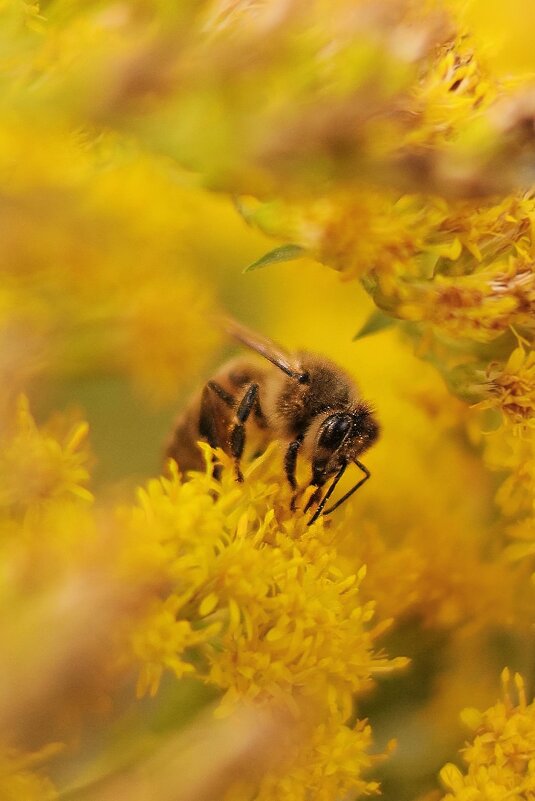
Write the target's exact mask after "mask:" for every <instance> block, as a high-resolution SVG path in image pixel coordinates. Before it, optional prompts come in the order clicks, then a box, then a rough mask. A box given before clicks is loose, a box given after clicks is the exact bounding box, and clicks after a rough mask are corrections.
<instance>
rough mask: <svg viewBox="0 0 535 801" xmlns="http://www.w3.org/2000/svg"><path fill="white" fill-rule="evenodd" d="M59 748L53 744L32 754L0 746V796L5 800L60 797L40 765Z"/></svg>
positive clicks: (53, 799)
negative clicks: (40, 769) (41, 770)
mask: <svg viewBox="0 0 535 801" xmlns="http://www.w3.org/2000/svg"><path fill="white" fill-rule="evenodd" d="M58 750H60V746H58V745H50V746H47V747H46V748H43V749H41V751H39V752H36V753H33V754H23V753H20V752H18V751H15V750H14V749H5V748H0V798H2V801H56V799H57V798H58V797H59V795H58V792H57V790H56V788H55V787H54V785H53V783H52V782H51V780H50V779H49V778H48V777H47V776H45V775H43V774H42V773H41V772H40V771H39V770H38V768H39V764H40V763H41V762H43V761H45V760H46V759H47V758H49V757H50V756H52V755H53V754H54V753H56V752H57V751H58Z"/></svg>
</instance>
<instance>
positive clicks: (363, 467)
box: [323, 459, 371, 515]
mask: <svg viewBox="0 0 535 801" xmlns="http://www.w3.org/2000/svg"><path fill="white" fill-rule="evenodd" d="M354 461H355V464H356V465H357V467H360V469H361V470H362V472H363V473H364V478H361V479H360V481H358V482H357V483H356V484H355V486H354V487H353V488H352V489H350V490H349V492H346V494H345V495H343V496H342V497H341V498H340V500H338V501H336V503H335V504H334V506H331V508H330V509H327V511H325V512H324V513H323V514H324V515H330V514H331V512H334V510H335V509H338V507H339V506H341V505H342V504H343V503H344V502H345V501H347V499H348V498H350V497H351V495H353V493H354V492H356V491H357V490H358V488H359V487H362V485H363V484H364V483H365V482H366V481H367V480H368V479H369V478H370V476H371V473H370V471H369V470H368V468H367V467H366V466H365V465H363V464H362V462H359V460H358V459H355V460H354Z"/></svg>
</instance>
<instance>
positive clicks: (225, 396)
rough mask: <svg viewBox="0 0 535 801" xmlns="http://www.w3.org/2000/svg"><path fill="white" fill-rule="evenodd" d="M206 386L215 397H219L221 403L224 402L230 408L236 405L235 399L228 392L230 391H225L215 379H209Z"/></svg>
mask: <svg viewBox="0 0 535 801" xmlns="http://www.w3.org/2000/svg"><path fill="white" fill-rule="evenodd" d="M206 386H207V387H208V388H209V389H211V390H212V392H215V394H216V395H217V397H218V398H221V400H222V401H223V403H225V404H226V405H227V406H228V407H229V408H230V409H234V407H235V406H236V399H235V398H234V397H233V396H232V395H231V394H230V392H227V390H226V389H223V387H222V386H221V385H220V384H218V383H217V382H216V381H209V382H208V383H207V385H206Z"/></svg>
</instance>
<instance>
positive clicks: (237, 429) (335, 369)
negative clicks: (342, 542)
mask: <svg viewBox="0 0 535 801" xmlns="http://www.w3.org/2000/svg"><path fill="white" fill-rule="evenodd" d="M223 326H224V328H225V329H226V331H227V332H228V333H229V334H231V335H232V336H233V337H234V338H235V339H237V340H238V341H239V342H241V343H242V344H244V345H246V346H247V347H248V348H251V350H253V351H255V352H256V353H258V354H259V355H260V356H262V357H263V358H264V359H265V360H266V363H262V362H261V361H258V363H257V362H256V361H255V360H253V359H246V358H236V359H233V360H231V361H229V362H227V363H226V364H225V365H223V366H222V367H221V369H220V370H219V371H218V372H217V373H216V374H215V375H214V377H213V378H212V379H211V380H210V381H208V382H207V384H206V385H205V386H204V388H203V389H202V391H201V392H199V393H197V395H196V396H195V397H194V398H193V399H192V401H191V403H190V404H189V405H188V407H187V408H186V409H185V411H184V412H183V413H182V414H181V415H180V417H179V418H178V420H177V422H176V425H175V427H174V429H173V433H172V436H171V439H170V442H169V444H168V447H167V449H166V456H167V457H168V458H173V459H175V461H176V462H177V463H178V465H179V466H180V468H181V470H193V469H198V470H201V469H202V468H203V464H204V463H203V458H202V454H201V451H200V449H199V447H198V445H197V442H198V441H199V440H204V441H205V442H207V443H208V444H209V445H210V446H211V447H212V448H217V447H219V448H222V450H223V451H224V452H225V453H227V454H229V455H230V456H231V457H232V458H233V460H234V468H235V475H236V479H237V481H243V474H242V471H241V458H242V454H243V450H244V446H245V441H246V436H247V431H248V429H249V427H251V426H254V427H255V428H256V429H257V431H258V432H260V434H261V435H262V437H263V439H264V441H266V442H267V441H269V440H270V439H271V440H278V441H279V442H280V443H281V444H283V446H284V449H285V453H284V470H285V473H286V477H287V479H288V482H289V484H290V487H291V488H292V491H293V497H292V503H291V508H292V509H294V508H295V502H296V498H297V496H298V486H297V479H296V467H297V458H298V456H299V457H302V458H304V459H306V460H308V461H309V463H310V465H311V478H310V482H309V485H308V486H310V485H312V486H314V487H315V490H314V492H313V494H312V495H311V496H310V498H309V500H308V503H307V504H306V507H305V509H304V511H305V512H307V511H308V510H309V509H310V507H311V506H313V505H314V504H317V506H316V509H315V511H314V512H313V514H312V516H311V518H310V520H309V522H308V525H311V524H312V523H314V522H315V521H316V520H317V519H318V517H319V516H320V515H321V514H322V513H323V515H328V514H331V512H334V510H335V509H338V507H339V506H341V504H343V503H344V502H345V501H346V500H347V499H348V498H349V497H351V495H353V493H354V492H356V490H358V489H359V487H361V486H362V485H363V484H364V482H365V481H367V480H368V479H369V478H370V471H369V470H368V468H367V467H365V465H364V464H362V462H361V461H360V460H359V457H360V456H361V454H363V453H364V451H366V450H367V449H368V448H369V447H370V446H371V445H373V443H374V442H375V441H376V440H377V438H378V436H379V424H378V422H377V419H376V417H375V414H374V411H373V409H372V407H371V406H370V405H369V404H368V403H366V401H364V400H363V399H362V397H361V396H360V393H359V391H358V389H357V387H356V385H355V383H354V381H353V379H352V378H351V377H350V376H349V375H348V374H347V373H346V372H345V371H344V370H343V369H342V368H341V367H339V366H338V365H337V364H335V363H334V362H332V361H331V360H330V359H328V358H326V357H325V356H321V355H318V354H316V353H309V352H308V351H298V352H296V353H288V352H286V351H285V350H284V349H283V348H282V347H281V346H279V345H278V344H276V343H275V342H272V341H271V340H270V339H268V338H266V337H263V336H261V335H259V334H256V333H254V332H253V331H251V330H250V329H248V328H246V327H245V326H243V325H241V324H240V323H238V322H236V321H234V320H225V321H223ZM350 464H355V465H356V466H357V467H358V468H359V469H360V470H361V471H362V473H363V474H364V475H363V477H362V478H360V480H359V481H358V482H357V483H356V484H355V485H354V486H353V487H352V488H351V489H350V490H349V491H348V492H346V493H345V495H343V496H342V497H341V498H340V499H339V500H337V501H336V502H335V503H334V504H333V505H332V506H330V507H329V508H328V509H325V506H326V504H327V502H328V501H329V499H330V498H331V496H332V494H333V492H334V490H335V488H336V485H337V484H338V482H339V481H340V479H341V478H342V476H343V474H344V473H345V471H346V469H347V467H348V466H349V465H350ZM213 470H214V476H215V477H216V478H218V477H219V475H220V471H221V465H218V464H215V465H214V468H213ZM329 481H330V482H331V483H330V485H329V486H328V488H327V489H326V491H325V493H324V494H323V490H324V488H325V485H326V484H327V483H328V482H329ZM322 495H323V497H322Z"/></svg>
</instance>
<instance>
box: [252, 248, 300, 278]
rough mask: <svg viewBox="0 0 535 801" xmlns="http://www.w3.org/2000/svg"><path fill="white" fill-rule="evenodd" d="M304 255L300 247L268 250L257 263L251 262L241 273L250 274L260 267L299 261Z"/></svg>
mask: <svg viewBox="0 0 535 801" xmlns="http://www.w3.org/2000/svg"><path fill="white" fill-rule="evenodd" d="M305 253H306V250H305V248H302V247H301V246H300V245H281V247H279V248H275V250H270V251H269V253H266V254H265V256H262V257H261V258H260V259H258V261H255V262H253V263H252V264H250V265H249V266H248V267H246V268H245V270H244V271H243V272H244V273H250V272H251V271H252V270H260V268H261V267H267V266H268V265H269V264H278V263H279V262H282V261H293V260H294V259H301V258H302V257H303V256H304V255H305Z"/></svg>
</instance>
